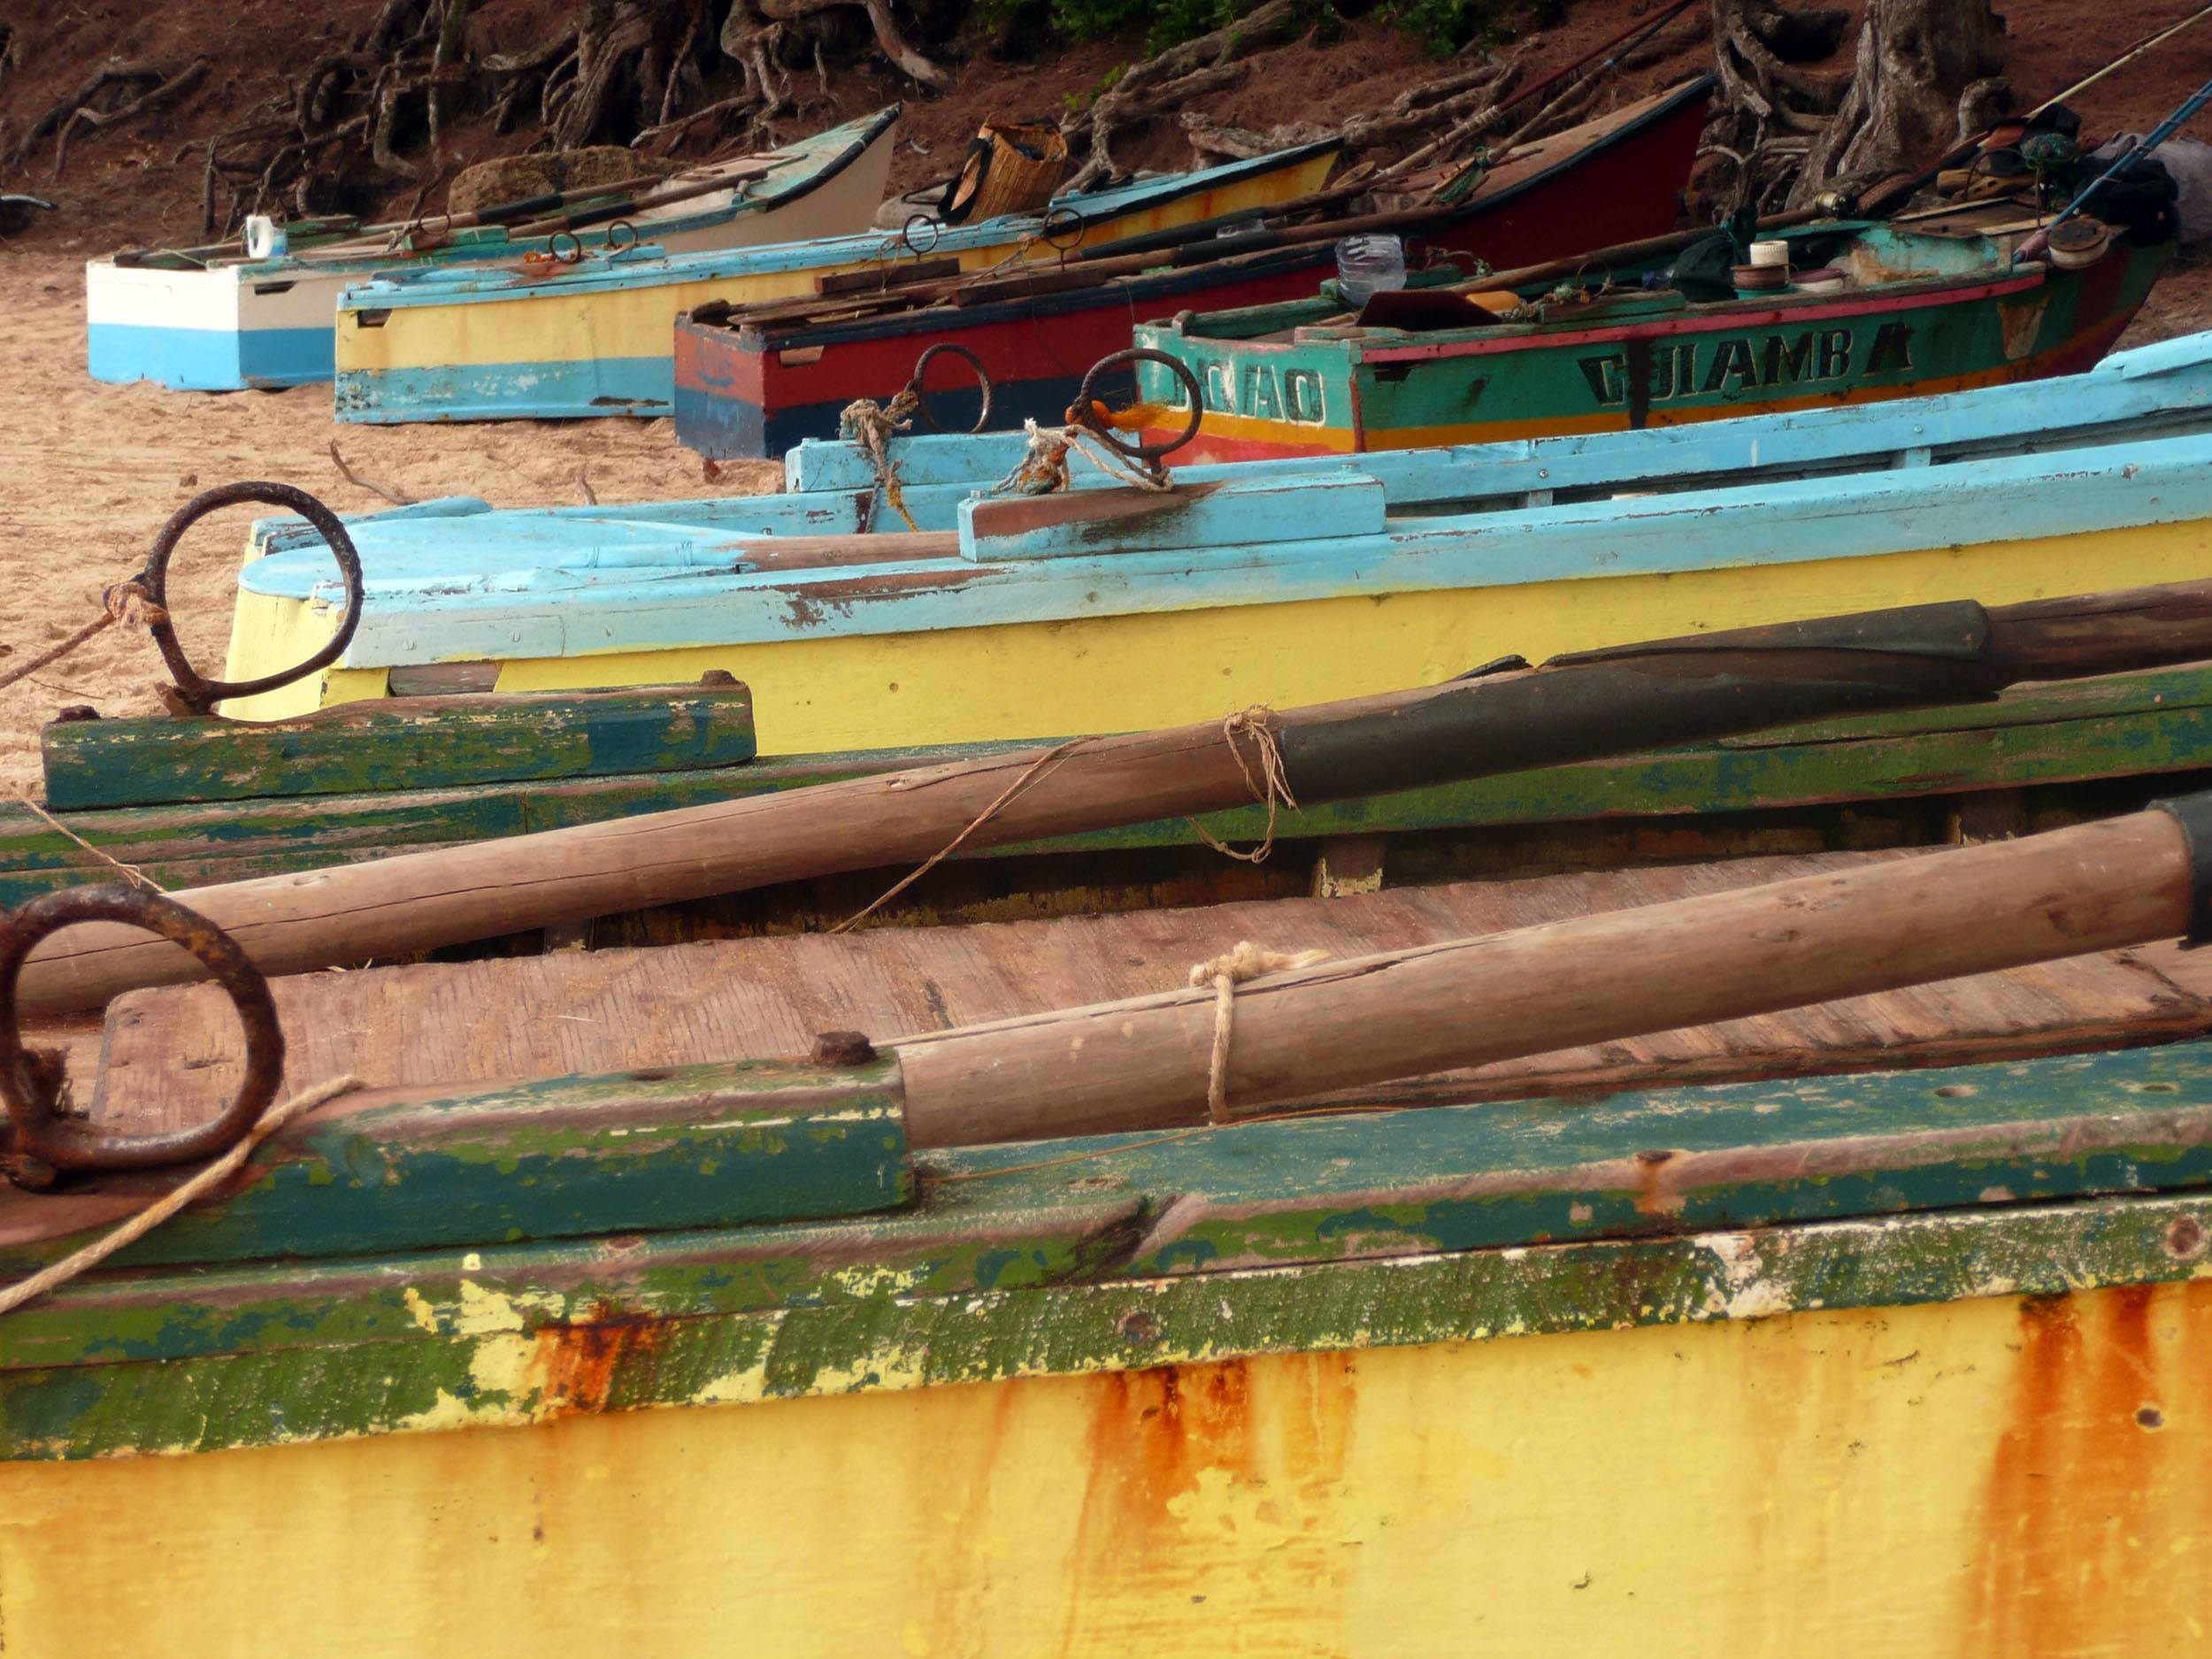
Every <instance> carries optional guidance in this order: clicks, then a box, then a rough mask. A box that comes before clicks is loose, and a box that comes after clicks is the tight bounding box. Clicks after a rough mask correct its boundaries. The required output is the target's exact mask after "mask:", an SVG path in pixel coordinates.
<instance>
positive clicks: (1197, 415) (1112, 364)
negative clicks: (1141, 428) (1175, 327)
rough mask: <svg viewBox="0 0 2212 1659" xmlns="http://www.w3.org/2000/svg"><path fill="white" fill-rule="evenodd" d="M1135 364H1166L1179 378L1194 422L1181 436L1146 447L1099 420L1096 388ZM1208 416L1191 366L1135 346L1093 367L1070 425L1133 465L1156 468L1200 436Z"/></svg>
mask: <svg viewBox="0 0 2212 1659" xmlns="http://www.w3.org/2000/svg"><path fill="white" fill-rule="evenodd" d="M1132 363H1163V364H1165V365H1167V367H1168V369H1169V370H1170V371H1171V373H1173V374H1174V376H1175V378H1176V379H1177V380H1180V381H1181V382H1182V383H1183V391H1184V393H1185V395H1186V396H1187V398H1188V400H1189V404H1190V419H1187V420H1186V421H1185V422H1184V423H1183V431H1182V435H1181V436H1179V437H1176V438H1171V439H1169V440H1168V442H1165V443H1146V442H1142V441H1141V440H1140V441H1139V442H1135V443H1130V442H1125V440H1124V439H1123V437H1122V434H1119V433H1118V432H1116V431H1115V430H1114V429H1113V428H1112V427H1111V426H1107V425H1106V424H1105V423H1104V422H1103V421H1102V420H1100V419H1098V415H1097V411H1095V410H1094V409H1093V408H1092V406H1091V403H1092V399H1091V389H1092V388H1093V387H1094V386H1096V385H1097V384H1098V380H1099V377H1100V376H1101V375H1102V374H1105V373H1109V372H1110V371H1112V370H1114V369H1118V368H1120V367H1121V366H1122V365H1125V364H1132ZM1205 412H1206V411H1204V410H1203V409H1202V408H1200V407H1199V394H1198V377H1197V376H1196V375H1194V374H1193V373H1191V372H1190V365H1188V364H1187V363H1185V362H1184V361H1183V360H1182V359H1181V358H1179V357H1171V356H1170V355H1169V354H1168V353H1166V352H1164V351H1155V350H1154V349H1152V348H1151V347H1149V346H1131V347H1130V348H1128V349H1126V350H1124V351H1117V352H1115V353H1113V354H1112V355H1111V356H1110V357H1101V358H1100V359H1099V360H1098V361H1097V362H1095V363H1094V364H1092V365H1091V372H1090V373H1088V374H1086V375H1085V376H1084V377H1083V384H1082V386H1081V387H1079V388H1078V389H1077V391H1076V394H1075V404H1074V407H1073V408H1071V409H1070V410H1069V411H1068V424H1069V425H1070V426H1080V427H1082V428H1083V429H1084V430H1085V431H1086V432H1087V433H1089V434H1092V435H1093V436H1094V437H1095V438H1097V439H1098V440H1099V442H1102V443H1103V444H1104V445H1105V446H1106V447H1107V448H1108V449H1111V450H1113V451H1114V452H1115V453H1116V454H1118V455H1125V456H1126V457H1129V459H1131V460H1133V461H1142V462H1144V463H1145V464H1146V465H1156V463H1158V462H1159V461H1160V460H1161V459H1162V458H1164V457H1167V456H1170V455H1172V454H1174V453H1175V451H1176V450H1178V449H1181V448H1182V447H1183V446H1184V445H1185V444H1187V443H1188V442H1190V441H1191V440H1192V439H1193V438H1195V437H1196V436H1197V435H1198V423H1199V422H1200V421H1201V420H1202V419H1204V418H1205Z"/></svg>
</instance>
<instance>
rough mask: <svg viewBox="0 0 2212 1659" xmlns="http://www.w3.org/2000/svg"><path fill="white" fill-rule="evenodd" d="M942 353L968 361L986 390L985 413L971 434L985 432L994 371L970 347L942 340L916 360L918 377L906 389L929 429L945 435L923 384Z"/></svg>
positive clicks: (915, 365)
mask: <svg viewBox="0 0 2212 1659" xmlns="http://www.w3.org/2000/svg"><path fill="white" fill-rule="evenodd" d="M941 351H949V352H950V353H951V354H952V355H953V356H954V357H961V358H964V359H965V360H966V362H967V365H968V366H969V367H970V368H972V369H973V370H974V371H975V382H976V384H977V385H978V386H979V387H981V388H983V411H982V413H980V414H979V415H978V416H977V417H976V418H975V425H974V426H971V427H969V428H968V431H969V432H970V433H971V434H973V433H978V432H981V431H982V430H983V429H984V428H985V427H987V426H989V425H990V424H991V372H990V371H989V370H988V369H987V368H985V367H984V366H983V359H982V358H981V357H978V356H976V354H975V353H974V352H972V351H971V350H969V349H967V347H965V346H963V345H956V344H955V343H954V342H951V341H949V340H941V341H939V342H937V343H936V344H935V345H933V346H932V347H931V348H930V349H928V350H926V351H925V352H923V353H922V355H921V356H920V357H917V358H916V359H915V360H914V378H913V379H911V380H909V381H907V383H906V389H907V390H908V391H910V392H911V393H913V394H914V407H915V409H916V410H917V411H919V412H920V414H921V417H922V419H924V420H926V421H927V422H929V429H930V430H931V431H932V432H942V431H943V430H944V429H945V428H944V426H943V424H942V423H941V422H940V421H939V420H938V419H937V416H936V414H935V413H934V412H933V411H932V410H931V408H930V406H929V388H927V387H926V386H925V385H923V384H922V380H923V378H924V377H925V376H926V375H927V374H928V373H929V365H930V363H931V362H932V361H933V359H934V358H935V357H936V356H937V354H938V353H939V352H941Z"/></svg>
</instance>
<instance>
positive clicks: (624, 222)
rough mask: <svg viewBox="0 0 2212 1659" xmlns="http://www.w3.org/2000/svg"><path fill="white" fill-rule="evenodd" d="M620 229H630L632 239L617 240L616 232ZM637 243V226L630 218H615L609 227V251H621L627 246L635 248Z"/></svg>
mask: <svg viewBox="0 0 2212 1659" xmlns="http://www.w3.org/2000/svg"><path fill="white" fill-rule="evenodd" d="M618 230H626V231H628V232H629V233H630V240H629V241H627V242H617V241H616V240H615V239H614V234H615V232H617V231H618ZM637 245H638V234H637V227H636V226H634V225H633V224H632V223H630V221H629V220H628V219H617V220H615V222H614V223H613V224H611V225H610V226H608V227H607V251H608V252H609V253H620V252H622V251H623V250H625V249H626V248H634V247H636V246H637Z"/></svg>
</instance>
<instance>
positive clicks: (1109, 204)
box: [337, 143, 1338, 422]
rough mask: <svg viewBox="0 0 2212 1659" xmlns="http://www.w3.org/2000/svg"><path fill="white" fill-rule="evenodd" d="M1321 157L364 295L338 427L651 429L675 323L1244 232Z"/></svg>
mask: <svg viewBox="0 0 2212 1659" xmlns="http://www.w3.org/2000/svg"><path fill="white" fill-rule="evenodd" d="M1337 155H1338V147H1337V146H1336V145H1335V144H1333V143H1324V144H1309V145H1305V146H1303V147H1302V148H1299V149H1296V150H1282V151H1279V152H1278V153H1276V154H1273V155H1269V156H1261V157H1255V158H1254V159H1252V160H1249V161H1237V162H1231V163H1229V164H1228V165H1225V166H1219V167H1209V168H1205V169H1203V170H1202V171H1200V172H1196V173H1176V174H1171V175H1168V176H1166V177H1163V178H1154V179H1141V180H1135V181H1133V182H1132V183H1129V184H1125V185H1123V186H1121V187H1120V188H1117V189H1110V190H1101V191H1096V192H1091V193H1087V194H1083V195H1079V196H1064V197H1062V198H1060V200H1058V201H1057V202H1056V203H1055V204H1053V206H1052V207H1051V208H1050V209H1048V211H1047V212H1046V214H1045V215H1043V216H1042V217H1038V216H1030V215H1007V216H1004V217H1002V218H998V219H989V220H986V221H985V222H984V223H982V224H979V225H969V226H963V227H959V228H957V229H953V230H943V229H941V228H940V227H931V228H928V229H926V230H925V229H920V228H916V229H915V230H913V231H912V232H911V234H910V233H908V232H902V231H871V232H867V233H865V234H859V235H852V236H844V237H829V238H818V239H816V240H813V241H809V242H787V243H784V244H782V245H780V246H777V247H772V248H756V249H748V250H744V251H742V252H739V253H735V254H712V253H710V254H681V253H675V252H672V251H671V250H667V249H664V248H656V247H652V246H644V247H638V248H627V249H624V250H621V251H619V252H613V253H607V254H603V255H601V256H597V257H591V258H587V259H584V260H582V261H580V263H578V264H576V265H569V266H563V267H560V268H558V269H557V270H550V271H548V270H540V271H534V272H529V273H518V272H511V271H497V270H495V271H486V270H464V269H460V268H442V269H434V270H426V271H420V272H403V273H393V274H390V275H388V276H383V277H379V278H378V279H377V280H373V281H368V282H363V283H361V284H359V285H358V286H357V287H355V288H351V289H349V291H348V292H347V293H346V294H345V295H344V296H342V298H341V299H340V300H339V302H338V342H337V365H338V367H337V410H338V419H341V420H356V421H373V422H397V421H410V420H495V419H555V418H564V417H570V418H578V419H582V418H589V417H594V416H604V415H640V416H654V415H665V414H669V413H671V412H672V411H673V409H674V406H675V391H676V380H675V366H674V350H675V325H676V319H677V318H678V317H679V316H680V315H682V314H684V313H685V312H687V311H691V310H693V309H694V308H695V307H697V306H700V305H703V304H705V303H709V302H710V301H714V300H725V301H728V302H730V303H733V304H749V303H755V302H758V301H763V300H780V299H792V298H796V297H800V296H812V295H814V294H816V293H818V291H820V290H819V288H818V284H819V283H820V281H821V280H822V279H824V278H833V277H849V276H850V275H851V274H852V273H865V272H869V271H881V270H883V269H885V268H886V267H887V266H888V265H892V264H894V263H895V262H899V261H904V260H914V259H918V258H922V257H927V258H929V259H930V260H932V261H934V262H937V263H939V264H941V265H945V266H947V267H948V268H949V267H951V266H953V265H957V266H958V268H959V269H961V270H971V271H972V270H979V269H982V268H983V267H985V266H995V265H1002V264H1005V263H1006V262H1008V261H1009V260H1013V259H1031V260H1051V259H1056V258H1057V257H1059V254H1060V251H1061V250H1064V249H1073V248H1077V247H1081V246H1086V245H1094V244H1097V243H1100V242H1113V241H1118V240H1120V239H1121V238H1124V237H1127V236H1134V235H1141V234H1147V233H1149V232H1153V231H1157V230H1163V229H1168V228H1171V227H1177V226H1181V225H1187V224H1193V223H1196V222H1198V221H1201V220H1206V219H1217V218H1220V217H1222V216H1224V215H1237V214H1249V213H1253V212H1256V211H1260V210H1262V209H1264V208H1269V207H1273V206H1277V205H1279V204H1282V203H1284V202H1287V201H1291V200H1294V199H1295V198H1297V197H1300V196H1307V195H1310V194H1311V193H1312V192H1313V191H1314V190H1316V189H1317V188H1319V187H1320V185H1321V184H1322V183H1323V181H1324V180H1325V179H1326V178H1327V176H1328V173H1329V170H1330V168H1331V167H1332V166H1333V165H1334V164H1335V161H1336V157H1337Z"/></svg>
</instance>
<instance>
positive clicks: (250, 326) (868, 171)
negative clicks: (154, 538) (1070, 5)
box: [85, 104, 899, 391]
mask: <svg viewBox="0 0 2212 1659" xmlns="http://www.w3.org/2000/svg"><path fill="white" fill-rule="evenodd" d="M898 118H899V106H898V105H896V104H893V105H891V106H889V107H888V108H887V109H883V110H879V111H876V112H875V113H874V114H872V115H868V116H864V117H862V118H861V119H858V120H855V121H849V122H847V123H845V124H844V125H843V126H841V127H831V128H829V129H828V130H827V131H826V132H822V133H818V134H814V135H813V136H812V137H810V138H805V139H802V140H800V141H799V142H796V143H794V144H791V145H788V146H786V147H785V148H784V149H782V150H778V151H776V152H774V153H773V154H772V155H768V156H762V157H741V158H739V159H738V160H736V161H733V162H720V163H716V164H714V165H711V166H710V167H707V168H703V169H698V170H695V172H690V173H677V174H675V175H673V176H672V177H671V178H670V179H669V180H666V181H665V184H664V186H663V187H662V191H663V193H664V194H665V195H666V196H669V197H670V198H671V199H669V200H667V201H665V202H664V204H661V205H654V204H652V203H651V201H650V200H648V201H647V202H646V203H645V204H642V205H639V206H636V207H632V208H626V209H625V210H624V211H621V212H620V213H618V214H617V213H613V212H611V211H610V212H608V213H603V214H599V215H597V216H594V215H593V214H592V213H590V212H588V211H580V212H579V213H578V214H577V215H576V222H575V224H574V226H573V228H567V229H562V230H559V231H558V232H547V233H545V234H516V233H517V232H518V231H520V230H523V229H525V228H526V224H525V223H522V222H517V223H512V224H511V223H502V222H493V223H485V224H480V225H477V226H473V227H469V228H467V229H465V230H460V231H456V232H455V233H453V234H451V235H450V236H449V237H442V238H439V239H437V240H436V241H435V242H434V246H432V247H430V248H428V249H426V250H422V251H417V250H414V249H413V248H411V246H410V242H409V238H408V237H407V236H406V234H404V233H405V230H406V227H400V230H399V232H397V233H396V234H393V235H391V236H389V237H386V238H377V237H368V238H366V239H365V237H364V233H363V229H362V227H359V226H358V225H357V224H355V223H354V222H353V221H352V220H349V219H322V220H313V221H310V222H309V223H308V224H307V225H306V226H304V227H292V228H290V229H288V233H287V237H288V239H287V242H286V245H285V247H284V249H283V250H282V251H281V252H279V253H275V254H273V255H271V256H269V257H255V256H254V255H253V254H252V253H251V252H250V250H247V249H245V248H244V247H243V246H242V245H241V244H239V243H236V242H232V243H228V244H225V245H223V246H221V247H219V248H212V249H181V250H147V251H142V252H137V253H131V254H117V255H113V256H111V257H107V258H103V259H95V260H92V261H91V262H89V263H88V265H86V266H85V319H86V327H85V342H86V358H87V366H88V369H89V370H90V372H91V374H92V378H93V379H94V380H125V381H127V380H154V381H157V382H158V383H159V384H161V385H163V386H170V387H176V388H181V389H185V390H190V391H236V390H241V389H242V388H247V387H278V386H301V385H305V384H308V383H311V382H312V381H317V380H329V379H330V378H331V375H332V373H334V367H333V356H332V347H331V337H332V331H333V329H334V326H335V324H336V319H337V305H338V296H339V295H340V294H341V293H342V291H343V290H344V289H345V288H347V287H348V286H349V285H350V284H352V283H355V282H358V281H360V280H363V279H364V278H365V277H367V276H369V275H371V274H373V273H376V272H379V271H386V270H393V269H408V268H422V267H438V268H462V269H472V270H480V269H483V268H486V267H488V266H490V267H503V266H507V265H511V264H512V262H515V261H518V260H521V261H528V260H530V259H532V258H536V259H538V260H539V261H540V262H541V264H542V265H545V266H546V267H547V268H553V267H554V265H556V263H557V261H556V259H555V256H561V257H578V256H580V255H581V254H582V253H583V252H584V251H585V250H589V249H600V248H605V247H608V246H610V245H611V246H615V247H621V246H623V245H625V244H626V242H628V243H635V242H639V241H640V240H641V239H643V240H644V241H647V242H651V243H652V244H654V245H655V246H656V247H658V248H661V249H664V250H667V251H669V252H672V253H673V252H679V251H681V252H697V251H707V250H728V249H734V248H750V247H757V246H760V245H763V244H765V243H770V242H801V241H805V240H807V239H809V238H812V237H822V236H838V235H843V234H847V233H849V232H851V231H856V230H859V229H861V228H863V227H865V226H866V225H867V223H868V220H869V216H870V215H871V214H872V213H873V212H874V211H875V209H876V204H878V203H879V202H880V201H881V200H882V199H883V191H884V186H885V180H887V178H888V177H889V174H890V166H891V150H892V146H893V143H894V142H895V130H896V127H897V125H898ZM724 177H727V178H728V179H729V180H730V182H729V187H728V188H726V189H709V190H707V191H706V192H705V193H704V194H700V193H699V188H700V187H702V186H705V185H710V184H712V183H714V182H715V181H716V180H719V179H722V178H724ZM511 205H512V206H514V207H515V208H517V209H518V210H529V209H531V207H532V204H529V203H519V204H511ZM535 217H537V214H536V213H535V212H530V211H524V212H521V213H518V215H514V216H511V218H514V219H518V220H520V221H526V220H527V219H533V218H535ZM365 241H366V245H364V242H365Z"/></svg>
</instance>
